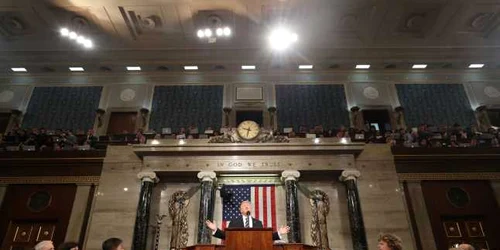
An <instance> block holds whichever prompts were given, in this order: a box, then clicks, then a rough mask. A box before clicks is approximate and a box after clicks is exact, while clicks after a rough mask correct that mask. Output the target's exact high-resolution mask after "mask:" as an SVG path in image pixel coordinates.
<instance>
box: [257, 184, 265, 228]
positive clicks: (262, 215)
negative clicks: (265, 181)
mask: <svg viewBox="0 0 500 250" xmlns="http://www.w3.org/2000/svg"><path fill="white" fill-rule="evenodd" d="M258 190H259V204H258V205H259V217H258V218H259V220H260V221H262V219H263V218H264V206H263V201H264V196H263V195H262V187H259V188H258ZM262 226H264V225H262Z"/></svg>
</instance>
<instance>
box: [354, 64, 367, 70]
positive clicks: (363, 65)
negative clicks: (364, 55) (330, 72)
mask: <svg viewBox="0 0 500 250" xmlns="http://www.w3.org/2000/svg"><path fill="white" fill-rule="evenodd" d="M369 68H370V64H358V65H356V69H369Z"/></svg>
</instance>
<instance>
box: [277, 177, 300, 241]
mask: <svg viewBox="0 0 500 250" xmlns="http://www.w3.org/2000/svg"><path fill="white" fill-rule="evenodd" d="M299 177H300V172H299V171H292V170H286V171H283V172H282V173H281V178H282V180H283V181H284V182H285V189H286V194H285V196H286V222H287V225H288V226H289V227H290V232H288V242H289V243H300V242H301V238H300V235H301V234H300V221H299V200H298V193H297V179H298V178H299Z"/></svg>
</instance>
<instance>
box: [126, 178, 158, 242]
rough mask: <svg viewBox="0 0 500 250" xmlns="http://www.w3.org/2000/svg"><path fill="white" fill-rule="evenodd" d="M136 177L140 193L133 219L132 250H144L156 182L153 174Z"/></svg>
mask: <svg viewBox="0 0 500 250" xmlns="http://www.w3.org/2000/svg"><path fill="white" fill-rule="evenodd" d="M137 177H138V178H139V179H140V180H141V193H140V196H139V203H138V205H137V216H136V217H135V226H134V236H133V242H132V249H133V250H146V241H147V238H148V229H149V210H150V208H151V195H152V194H153V186H154V184H155V182H157V181H158V178H157V177H156V173H155V172H140V173H138V174H137Z"/></svg>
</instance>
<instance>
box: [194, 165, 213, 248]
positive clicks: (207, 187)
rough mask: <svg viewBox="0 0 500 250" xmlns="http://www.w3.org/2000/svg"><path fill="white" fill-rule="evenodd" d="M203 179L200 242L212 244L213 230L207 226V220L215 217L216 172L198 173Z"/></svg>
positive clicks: (199, 227)
mask: <svg viewBox="0 0 500 250" xmlns="http://www.w3.org/2000/svg"><path fill="white" fill-rule="evenodd" d="M198 178H199V179H200V181H201V197H200V213H199V218H198V244H210V242H211V241H212V231H211V230H210V228H208V227H207V225H206V224H205V221H207V220H210V221H213V219H214V204H215V202H214V200H215V188H214V187H215V184H214V182H215V180H216V179H217V178H216V174H215V172H212V171H202V172H199V173H198Z"/></svg>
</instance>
